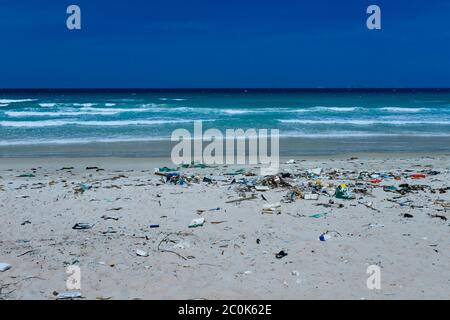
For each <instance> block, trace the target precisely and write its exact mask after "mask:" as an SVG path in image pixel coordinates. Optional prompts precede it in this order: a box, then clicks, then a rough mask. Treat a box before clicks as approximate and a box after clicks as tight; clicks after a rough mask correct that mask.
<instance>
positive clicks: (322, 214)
mask: <svg viewBox="0 0 450 320" xmlns="http://www.w3.org/2000/svg"><path fill="white" fill-rule="evenodd" d="M327 214H328V213H327V212H324V213H316V214H312V215H310V216H309V217H310V218H315V219H319V218H322V217H325V216H326V215H327Z"/></svg>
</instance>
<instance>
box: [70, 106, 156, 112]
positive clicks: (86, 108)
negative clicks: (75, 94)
mask: <svg viewBox="0 0 450 320" xmlns="http://www.w3.org/2000/svg"><path fill="white" fill-rule="evenodd" d="M79 110H81V111H89V112H91V114H93V112H99V113H100V114H101V113H102V112H114V113H121V112H146V111H149V110H150V109H145V108H91V107H83V108H80V109H79Z"/></svg>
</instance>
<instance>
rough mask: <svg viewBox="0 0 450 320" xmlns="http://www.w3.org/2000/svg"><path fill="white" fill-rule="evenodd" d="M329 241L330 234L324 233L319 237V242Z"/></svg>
mask: <svg viewBox="0 0 450 320" xmlns="http://www.w3.org/2000/svg"><path fill="white" fill-rule="evenodd" d="M329 239H331V236H330V235H329V234H327V233H322V234H321V235H320V236H319V240H320V241H327V240H329Z"/></svg>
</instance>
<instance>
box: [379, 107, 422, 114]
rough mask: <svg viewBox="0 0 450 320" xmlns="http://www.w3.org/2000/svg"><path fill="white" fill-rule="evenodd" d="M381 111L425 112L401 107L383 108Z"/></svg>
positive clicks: (420, 109)
mask: <svg viewBox="0 0 450 320" xmlns="http://www.w3.org/2000/svg"><path fill="white" fill-rule="evenodd" d="M380 110H383V111H388V112H405V113H417V112H422V111H423V110H425V109H424V108H400V107H386V108H381V109H380Z"/></svg>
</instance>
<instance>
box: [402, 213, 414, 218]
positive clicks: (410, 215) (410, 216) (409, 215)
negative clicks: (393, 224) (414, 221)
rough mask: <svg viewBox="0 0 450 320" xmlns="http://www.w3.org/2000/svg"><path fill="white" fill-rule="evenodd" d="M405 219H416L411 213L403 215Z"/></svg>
mask: <svg viewBox="0 0 450 320" xmlns="http://www.w3.org/2000/svg"><path fill="white" fill-rule="evenodd" d="M403 217H404V218H414V216H413V215H412V214H409V213H405V214H404V215H403Z"/></svg>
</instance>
